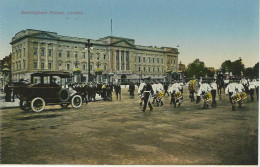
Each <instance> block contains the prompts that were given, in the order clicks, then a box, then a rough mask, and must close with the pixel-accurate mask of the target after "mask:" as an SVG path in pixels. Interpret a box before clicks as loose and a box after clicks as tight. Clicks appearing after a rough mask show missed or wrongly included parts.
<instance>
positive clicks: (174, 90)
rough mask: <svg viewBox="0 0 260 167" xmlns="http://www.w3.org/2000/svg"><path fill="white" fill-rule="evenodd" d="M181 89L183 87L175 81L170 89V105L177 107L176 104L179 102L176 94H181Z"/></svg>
mask: <svg viewBox="0 0 260 167" xmlns="http://www.w3.org/2000/svg"><path fill="white" fill-rule="evenodd" d="M181 88H182V87H181V85H180V84H179V83H177V82H176V81H173V84H172V86H171V87H170V88H169V92H170V94H171V102H170V104H174V107H176V103H177V101H176V100H177V99H175V94H177V93H179V92H180V90H181ZM178 103H179V102H178ZM179 104H180V103H179Z"/></svg>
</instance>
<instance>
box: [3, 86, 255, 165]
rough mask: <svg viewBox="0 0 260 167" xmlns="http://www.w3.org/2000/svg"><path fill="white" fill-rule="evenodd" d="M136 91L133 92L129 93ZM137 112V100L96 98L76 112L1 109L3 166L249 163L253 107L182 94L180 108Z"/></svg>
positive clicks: (252, 145) (166, 101) (252, 144)
mask: <svg viewBox="0 0 260 167" xmlns="http://www.w3.org/2000/svg"><path fill="white" fill-rule="evenodd" d="M135 94H137V91H136V93H135ZM169 100H170V97H168V96H167V95H166V96H165V97H164V99H163V101H164V105H163V106H161V107H154V110H153V111H152V112H151V111H149V109H147V111H146V112H145V113H143V112H141V107H140V106H139V101H140V99H139V97H138V96H137V95H136V96H135V98H134V99H130V98H129V95H128V92H127V89H123V90H122V100H121V101H117V100H116V99H115V95H114V94H113V100H112V101H97V102H92V103H89V104H83V106H82V107H81V108H79V109H72V108H71V107H70V108H69V109H61V108H60V107H59V106H48V107H47V108H46V110H44V111H43V112H41V113H33V112H24V111H21V110H20V109H19V108H9V109H2V110H1V113H0V116H1V154H2V155H1V158H2V159H1V163H3V164H110V165H115V164H120V165H121V164H123V165H126V164H134V165H137V164H142V165H152V164H153V165H155V164H162V165H167V164H168V165H184V164H186V165H212V164H215V165H229V164H233V165H238V164H240V165H244V164H246V165H250V164H257V157H258V155H257V148H258V102H256V101H255V102H253V103H250V102H246V103H245V104H243V106H242V108H236V110H235V111H232V110H231V105H230V103H229V102H228V97H227V96H224V98H223V99H222V100H219V99H218V98H217V103H218V106H217V108H211V107H210V108H209V109H203V107H202V106H203V103H202V102H201V103H199V104H195V103H191V102H190V101H189V99H188V91H187V89H184V101H183V103H182V105H181V107H180V108H174V107H173V106H172V105H170V101H169Z"/></svg>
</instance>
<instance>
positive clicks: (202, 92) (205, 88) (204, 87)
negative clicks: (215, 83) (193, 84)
mask: <svg viewBox="0 0 260 167" xmlns="http://www.w3.org/2000/svg"><path fill="white" fill-rule="evenodd" d="M211 89H212V88H211V87H210V86H209V84H208V83H206V81H203V80H201V85H200V88H199V90H198V92H197V99H200V97H201V96H203V99H204V108H207V107H208V104H207V100H208V99H209V98H211V97H210V95H209V94H210V93H208V92H211ZM197 103H199V100H197Z"/></svg>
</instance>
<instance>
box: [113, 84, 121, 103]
mask: <svg viewBox="0 0 260 167" xmlns="http://www.w3.org/2000/svg"><path fill="white" fill-rule="evenodd" d="M114 89H115V92H116V99H117V100H118V95H119V97H120V100H121V86H120V84H119V83H117V84H116V85H115V86H114Z"/></svg>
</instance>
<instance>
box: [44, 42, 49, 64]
mask: <svg viewBox="0 0 260 167" xmlns="http://www.w3.org/2000/svg"><path fill="white" fill-rule="evenodd" d="M44 69H48V43H46V44H45V65H44Z"/></svg>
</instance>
